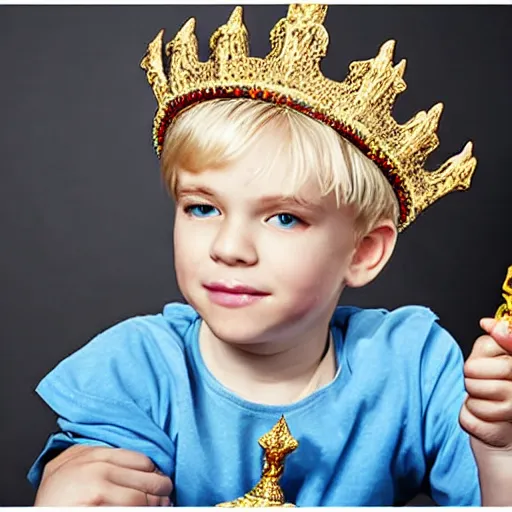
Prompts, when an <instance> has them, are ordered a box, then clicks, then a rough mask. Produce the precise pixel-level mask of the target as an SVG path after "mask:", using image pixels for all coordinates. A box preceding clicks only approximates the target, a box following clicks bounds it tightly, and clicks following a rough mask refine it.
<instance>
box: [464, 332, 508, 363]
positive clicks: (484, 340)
mask: <svg viewBox="0 0 512 512" xmlns="http://www.w3.org/2000/svg"><path fill="white" fill-rule="evenodd" d="M507 354H508V352H507V351H506V350H505V349H504V348H503V347H501V346H500V345H499V344H498V343H497V342H496V340H495V339H494V338H493V337H492V336H490V335H485V336H480V337H479V338H478V339H477V340H476V341H475V343H474V345H473V349H472V350H471V355H470V358H480V357H496V356H501V355H507Z"/></svg>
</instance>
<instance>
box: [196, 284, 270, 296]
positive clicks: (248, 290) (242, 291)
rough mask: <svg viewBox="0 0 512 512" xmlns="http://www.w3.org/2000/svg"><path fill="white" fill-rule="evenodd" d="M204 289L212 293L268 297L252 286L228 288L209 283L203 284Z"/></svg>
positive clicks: (223, 285)
mask: <svg viewBox="0 0 512 512" xmlns="http://www.w3.org/2000/svg"><path fill="white" fill-rule="evenodd" d="M204 287H205V288H206V289H207V290H210V291H212V292H220V293H232V294H236V295H260V296H264V295H269V294H268V293H266V292H263V291H261V290H258V289H256V288H253V287H252V286H246V285H240V284H237V285H232V286H228V285H225V284H222V283H209V284H205V285H204Z"/></svg>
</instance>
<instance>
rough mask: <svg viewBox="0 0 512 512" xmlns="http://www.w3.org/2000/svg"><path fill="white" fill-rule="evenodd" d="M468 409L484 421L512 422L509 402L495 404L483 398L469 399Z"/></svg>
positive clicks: (511, 409)
mask: <svg viewBox="0 0 512 512" xmlns="http://www.w3.org/2000/svg"><path fill="white" fill-rule="evenodd" d="M466 407H467V408H468V410H469V412H471V414H473V415H474V416H476V417H477V418H479V419H481V420H483V421H489V422H495V421H511V420H512V407H511V404H510V402H509V401H507V402H495V401H492V400H482V399H481V398H472V397H468V398H467V399H466Z"/></svg>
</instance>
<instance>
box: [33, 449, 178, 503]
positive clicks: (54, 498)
mask: <svg viewBox="0 0 512 512" xmlns="http://www.w3.org/2000/svg"><path fill="white" fill-rule="evenodd" d="M172 489H173V485H172V482H171V479H170V478H168V477H166V476H164V475H162V474H161V473H160V472H159V471H158V470H157V469H156V468H155V465H154V464H153V462H152V461H151V460H150V459H148V458H147V457H146V456H145V455H142V454H141V453H137V452H132V451H128V450H122V449H117V448H102V447H92V446H83V445H76V446H72V447H70V448H68V449H67V450H65V451H64V452H62V453H61V454H60V455H59V456H57V457H56V458H55V459H53V460H52V461H50V462H49V463H48V464H47V465H46V467H45V469H44V471H43V478H42V480H41V485H40V486H39V489H38V491H37V496H36V500H35V503H34V505H35V506H53V507H62V506H66V507H67V506H120V507H121V506H139V507H141V506H153V507H155V506H169V505H170V499H169V495H170V494H171V491H172Z"/></svg>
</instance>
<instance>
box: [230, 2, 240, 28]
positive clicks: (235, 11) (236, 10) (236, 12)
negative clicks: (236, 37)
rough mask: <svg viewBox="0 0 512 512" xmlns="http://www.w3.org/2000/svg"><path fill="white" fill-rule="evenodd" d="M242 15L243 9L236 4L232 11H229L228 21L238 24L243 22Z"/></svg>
mask: <svg viewBox="0 0 512 512" xmlns="http://www.w3.org/2000/svg"><path fill="white" fill-rule="evenodd" d="M242 17H243V9H242V7H241V6H240V5H237V6H236V7H235V8H234V9H233V12H232V13H231V16H230V17H229V20H228V23H232V24H234V25H237V26H240V25H242V23H243V20H242Z"/></svg>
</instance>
